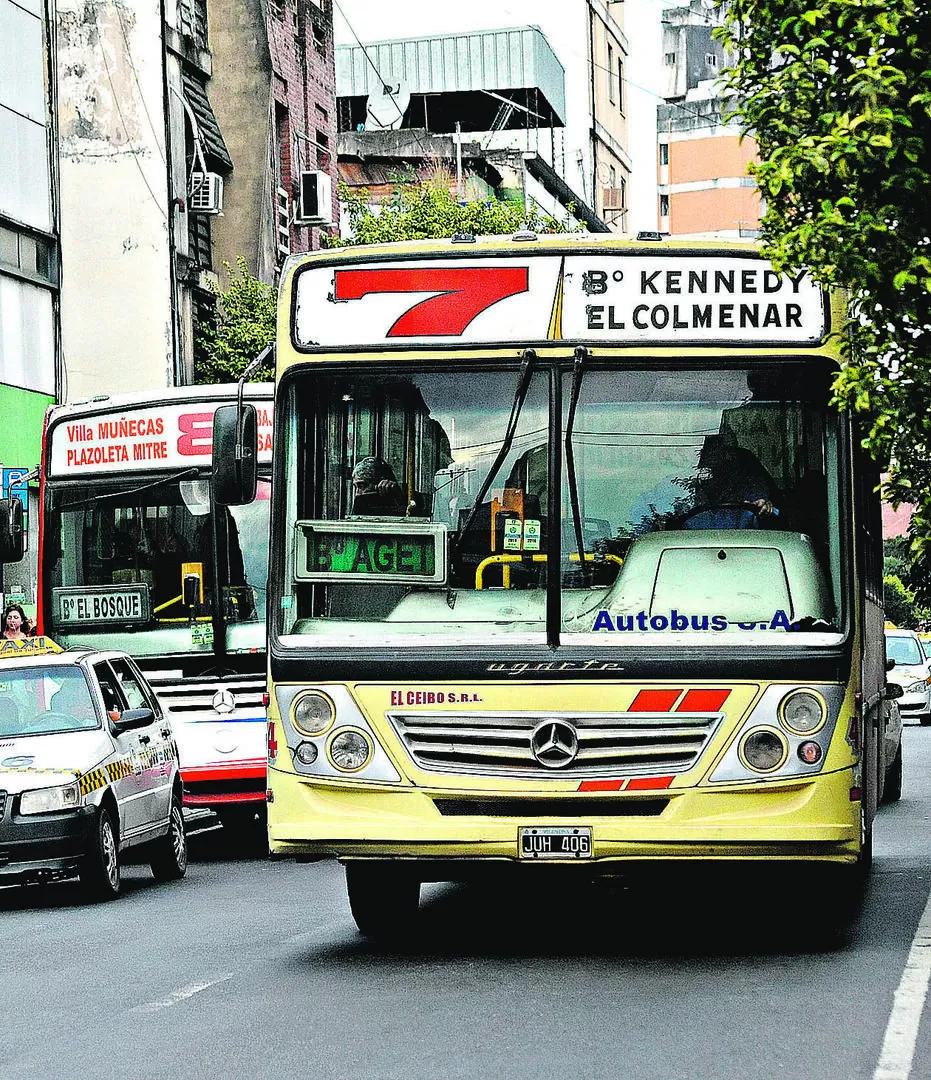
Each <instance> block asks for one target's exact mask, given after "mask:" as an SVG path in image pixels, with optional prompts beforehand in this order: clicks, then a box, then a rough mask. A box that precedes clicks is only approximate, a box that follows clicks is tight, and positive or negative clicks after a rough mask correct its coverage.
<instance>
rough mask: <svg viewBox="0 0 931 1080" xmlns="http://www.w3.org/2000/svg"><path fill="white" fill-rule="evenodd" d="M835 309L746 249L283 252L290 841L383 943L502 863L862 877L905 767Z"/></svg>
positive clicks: (524, 242) (276, 476)
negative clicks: (687, 864)
mask: <svg viewBox="0 0 931 1080" xmlns="http://www.w3.org/2000/svg"><path fill="white" fill-rule="evenodd" d="M843 320H844V311H843V303H842V298H841V297H839V296H836V297H833V298H830V297H828V296H826V295H825V293H824V292H823V291H822V290H821V289H820V288H819V287H817V286H816V285H815V284H814V283H813V282H812V281H811V280H810V278H809V277H808V276H807V275H806V274H804V273H802V274H797V275H792V276H780V275H779V274H777V273H775V272H774V271H773V269H772V267H771V266H770V265H769V264H768V263H767V262H765V261H763V260H762V259H761V258H760V256H759V253H758V251H757V250H756V249H755V248H754V247H751V246H737V245H727V246H721V245H713V244H704V245H703V244H695V243H690V244H689V245H687V246H683V245H677V244H673V243H671V242H668V241H663V242H659V243H656V242H639V243H636V242H628V241H623V240H618V239H614V238H610V239H601V238H598V239H596V238H593V237H589V236H584V237H582V236H567V237H546V238H544V237H536V236H533V234H530V235H529V236H527V235H526V234H518V235H516V236H515V237H513V238H509V237H504V238H502V237H498V238H485V239H475V238H474V237H470V236H462V237H455V238H453V240H451V241H429V242H412V243H406V244H398V245H393V246H387V247H370V248H364V249H350V250H346V251H340V252H332V251H330V252H325V253H317V254H312V255H307V256H301V257H296V258H294V259H292V260H291V261H290V262H289V263H288V264H287V266H286V268H285V272H284V274H283V277H282V284H281V294H280V309H279V324H278V341H277V389H276V401H275V423H276V430H275V434H274V472H273V486H274V490H275V499H274V505H273V508H272V522H271V549H270V579H269V609H268V610H269V618H268V630H269V649H268V653H269V688H270V695H271V701H270V705H269V709H268V777H269V781H268V783H269V789H268V793H267V798H268V800H269V806H268V823H269V841H270V847H271V851H272V853H273V854H274V855H276V856H279V857H294V858H296V859H298V860H307V859H310V858H313V857H315V856H320V855H325V854H329V855H336V856H338V857H339V858H340V859H341V860H343V861H344V862H345V867H346V880H347V885H348V893H349V900H350V904H351V908H352V911H353V915H354V917H355V919H356V922H357V923H358V925H359V927H360V929H361V930H362V931H363V932H365V933H370V934H380V933H390V932H393V931H396V930H397V929H399V927H400V926H402V925H403V924H405V923H409V921H410V919H411V918H412V917H413V916H414V914H415V912H416V908H417V905H418V898H419V893H420V885H421V883H422V882H426V881H443V880H454V879H460V878H462V877H466V876H468V875H470V874H472V873H473V872H475V871H477V870H480V869H485V870H487V869H488V867H489V866H491V867H492V868H493V865H492V864H496V863H497V864H499V865H504V864H518V865H526V866H530V865H540V864H554V865H563V866H568V865H570V864H571V865H572V866H575V867H579V866H580V865H582V866H584V867H586V868H587V869H588V870H589V871H591V872H592V873H594V874H598V873H601V872H617V870H618V869H619V865H620V864H624V863H627V862H630V861H645V860H656V861H675V860H678V861H692V862H694V861H696V860H722V861H723V860H728V861H730V860H746V861H750V862H753V861H755V862H761V861H767V862H768V861H772V860H782V861H786V862H791V863H811V864H818V865H820V866H821V867H822V868H823V871H824V875H825V877H826V878H827V879H829V880H831V881H833V882H835V883H836V884H837V886H838V890H839V891H838V893H836V894H835V895H836V896H837V897H838V902H840V899H841V898H843V897H844V896H849V897H853V896H855V894H856V892H857V889H858V884H859V883H860V882H861V881H862V880H863V878H864V876H865V872H866V871H867V870H868V867H869V862H870V853H871V828H872V821H873V816H874V813H875V809H876V805H877V802H878V800H879V799H880V798H881V795H882V785H883V782H884V773H885V771H886V769H888V768H891V766H892V763H891V762H888V761H885V760H884V757H883V754H884V751H883V749H882V743H883V740H882V738H881V737H880V736H881V734H882V732H881V727H882V725H883V724H884V723H885V719H884V718H885V715H886V712H887V711H888V706H887V703H886V695H887V693H888V691H887V690H886V682H885V667H886V665H885V654H884V647H883V611H882V591H881V590H882V550H881V530H880V504H879V498H878V496H877V494H876V493H875V486H876V482H877V479H878V477H877V470H876V468H875V467H874V465H873V464H872V463H871V462H870V461H869V460H868V459H867V458H866V457H865V455H864V453H863V451H862V450H861V449H860V444H859V440H858V439H857V437H856V432H855V431H854V430H853V428H852V425H851V423H850V421H849V419H848V418H847V417H845V416H843V415H840V414H838V413H837V412H836V411H834V410H833V409H832V408H831V407H830V405H829V400H830V386H831V381H832V378H833V376H834V374H835V371H836V369H837V364H838V357H839V346H840V341H841V335H842V334H843V326H844V321H843ZM217 425H218V428H219V430H218V431H215V438H214V446H215V448H219V447H228V448H232V446H233V442H232V441H231V440H234V439H235V440H238V443H237V447H236V453H235V455H232V454H229V455H225V456H224V459H223V460H221V458H220V457H216V458H215V469H216V470H217V471H216V480H217V483H218V484H220V485H222V486H223V492H224V493H223V495H222V498H225V499H227V500H230V501H235V500H236V499H238V498H248V495H249V491H248V490H247V489H248V488H249V479H250V478H249V462H250V456H251V448H250V446H249V428H250V424H249V423H247V422H246V418H245V417H244V416H243V414H242V413H240V414H239V415H238V417H237V413H236V410H235V407H234V408H233V409H227V410H222V411H221V412H218V414H217ZM233 466H235V467H233ZM241 489H246V490H245V494H243V490H241ZM832 864H833V865H832Z"/></svg>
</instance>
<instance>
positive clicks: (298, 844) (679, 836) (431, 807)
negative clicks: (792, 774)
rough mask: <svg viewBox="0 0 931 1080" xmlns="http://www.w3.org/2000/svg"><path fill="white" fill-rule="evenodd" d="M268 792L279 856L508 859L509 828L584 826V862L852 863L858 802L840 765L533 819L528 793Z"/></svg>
mask: <svg viewBox="0 0 931 1080" xmlns="http://www.w3.org/2000/svg"><path fill="white" fill-rule="evenodd" d="M272 786H273V790H274V802H272V803H271V804H270V805H269V808H268V810H269V841H270V848H271V852H272V854H273V855H276V856H279V857H288V856H296V857H301V856H304V855H322V854H330V855H338V856H346V857H361V858H398V859H424V860H432V859H440V860H443V859H456V860H469V861H473V860H510V861H520V854H519V836H520V830H521V829H522V828H526V827H528V826H568V827H573V826H589V827H590V828H591V830H592V856H591V858H590V859H586V860H584V861H585V862H587V863H606V862H615V861H637V860H650V861H653V860H718V859H720V860H728V861H733V860H794V861H821V862H839V863H853V862H855V861H856V859H857V856H858V854H859V851H860V803H859V801H853V800H852V799H851V789H852V788H853V787H854V782H853V773H852V770H850V769H847V770H842V771H839V772H835V773H828V774H823V775H820V776H817V777H806V778H805V779H804V780H796V781H782V782H779V783H768V784H761V783H757V784H753V785H727V786H725V785H721V786H718V785H715V786H714V787H711V786H708V785H706V786H702V787H692V788H681V789H678V790H677V789H673V788H671V789H668V790H666V791H664V792H662V796H661V797H660V796H659V795H658V794H657V795H656V796H654V795H650V797H649V798H643V797H638V796H629V795H626V794H618V795H615V796H613V798H612V799H610V800H606V799H604V798H599V799H598V800H597V801H596V802H591V801H588V802H587V801H586V800H585V799H584V798H580V797H578V796H567V797H566V798H565V806H566V808H567V812H566V813H560V814H559V815H558V816H556V815H554V813H553V809H554V808H553V803H554V801H555V800H554V799H553V798H547V800H546V802H547V807H546V809H547V812H546V813H545V814H544V813H540V814H537V813H536V812H535V810H534V807H533V802H534V798H535V797H536V796H537V795H539V793H534V795H528V794H524V793H517V792H515V791H501V792H487V791H483V792H481V794H480V795H479V794H477V793H476V792H474V791H472V792H468V793H466V792H456V791H451V790H449V789H433V790H422V789H418V790H416V791H413V790H410V789H397V788H388V787H383V786H379V787H377V788H376V787H373V786H366V787H362V786H361V785H360V786H358V787H353V786H351V785H348V784H320V783H308V782H307V781H305V780H303V779H301V780H298V779H297V778H296V777H294V776H293V775H291V774H285V773H278V774H276V775H275V777H274V779H273V781H272ZM470 803H474V806H475V811H476V812H475V813H474V814H471V813H470ZM648 803H649V804H652V805H646V804H648ZM625 804H626V805H625ZM588 807H592V810H591V812H589V809H588ZM528 861H530V860H528ZM532 861H533V862H534V863H538V862H541V861H548V860H546V859H539V858H535V859H533V860H532ZM560 861H563V860H560ZM572 865H576V866H577V865H579V864H578V862H573V863H572Z"/></svg>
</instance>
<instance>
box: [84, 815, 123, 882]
mask: <svg viewBox="0 0 931 1080" xmlns="http://www.w3.org/2000/svg"><path fill="white" fill-rule="evenodd" d="M78 873H79V876H80V878H81V885H82V886H83V888H84V891H85V892H86V893H87V895H88V897H90V899H92V900H112V899H113V898H114V897H115V896H119V892H120V848H119V841H118V838H117V831H116V827H115V826H114V824H113V817H112V816H111V812H110V811H109V810H108V809H107V807H105V806H102V807H101V808H100V810H99V811H98V813H97V822H96V827H95V829H94V832H93V835H92V836H91V839H90V844H89V845H88V849H87V851H86V852H85V853H84V857H83V859H82V860H81V866H80V868H79V870H78Z"/></svg>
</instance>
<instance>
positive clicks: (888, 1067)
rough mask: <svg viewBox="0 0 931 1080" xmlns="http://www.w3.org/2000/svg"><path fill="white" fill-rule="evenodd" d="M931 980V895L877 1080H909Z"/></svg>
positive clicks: (885, 1041)
mask: <svg viewBox="0 0 931 1080" xmlns="http://www.w3.org/2000/svg"><path fill="white" fill-rule="evenodd" d="M929 980H931V896H929V897H928V903H927V904H926V906H925V910H924V913H923V914H922V916H921V919H920V921H919V923H918V929H917V930H916V931H915V938H914V940H913V941H912V947H911V949H910V950H909V954H908V959H907V960H906V961H905V970H904V971H903V972H902V978H901V980H900V982H899V988H898V989H897V990H896V992H895V1004H894V1005H893V1006H892V1013H891V1014H890V1016H889V1023H888V1024H887V1025H886V1037H885V1038H884V1039H883V1048H882V1052H881V1053H880V1055H879V1064H878V1065H877V1066H876V1072H874V1073H873V1080H909V1077H910V1076H911V1072H912V1061H913V1060H914V1057H915V1042H916V1041H917V1039H918V1027H919V1025H920V1024H921V1014H922V1013H923V1012H924V1007H925V999H926V998H927V996H928V982H929Z"/></svg>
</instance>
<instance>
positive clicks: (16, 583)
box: [0, 0, 59, 616]
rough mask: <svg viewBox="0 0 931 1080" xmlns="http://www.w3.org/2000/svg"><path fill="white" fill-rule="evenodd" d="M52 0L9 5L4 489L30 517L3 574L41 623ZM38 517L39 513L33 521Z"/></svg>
mask: <svg viewBox="0 0 931 1080" xmlns="http://www.w3.org/2000/svg"><path fill="white" fill-rule="evenodd" d="M50 17H51V16H50V8H49V7H47V6H46V4H45V3H44V2H43V0H17V2H16V3H12V2H11V0H0V41H2V42H3V45H4V48H5V50H6V52H7V55H8V57H12V58H15V61H14V62H13V63H5V64H2V65H0V145H2V146H3V147H4V163H3V167H2V168H0V415H2V416H3V420H4V423H3V425H2V427H0V466H2V473H0V485H2V492H0V494H2V495H3V496H6V495H8V494H13V495H18V496H19V497H20V498H21V499H22V500H23V503H24V505H25V507H26V510H27V526H26V527H27V556H26V559H25V560H24V561H23V562H22V563H19V564H16V565H8V566H6V567H3V568H2V570H0V573H2V580H0V592H2V594H3V602H4V604H5V603H11V602H16V603H19V604H21V605H22V606H23V607H24V608H25V610H26V612H27V614H29V615H30V616H31V615H34V614H35V584H36V561H37V555H36V549H37V544H36V543H35V538H34V533H33V530H32V528H31V524H32V522H34V521H36V510H37V487H36V484H35V481H34V480H32V481H29V480H24V477H26V476H27V475H28V474H29V473H34V472H35V467H36V465H37V464H38V462H39V460H40V457H41V445H42V424H43V417H44V415H45V409H46V408H47V407H48V405H50V404H52V403H53V402H54V400H55V393H56V380H57V377H58V367H59V200H58V164H57V153H56V131H55V114H56V108H55V84H54V80H53V79H50V78H49V77H48V76H49V72H50V71H52V70H53V55H54V27H53V26H52V24H51V22H50ZM30 511H31V512H30Z"/></svg>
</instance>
